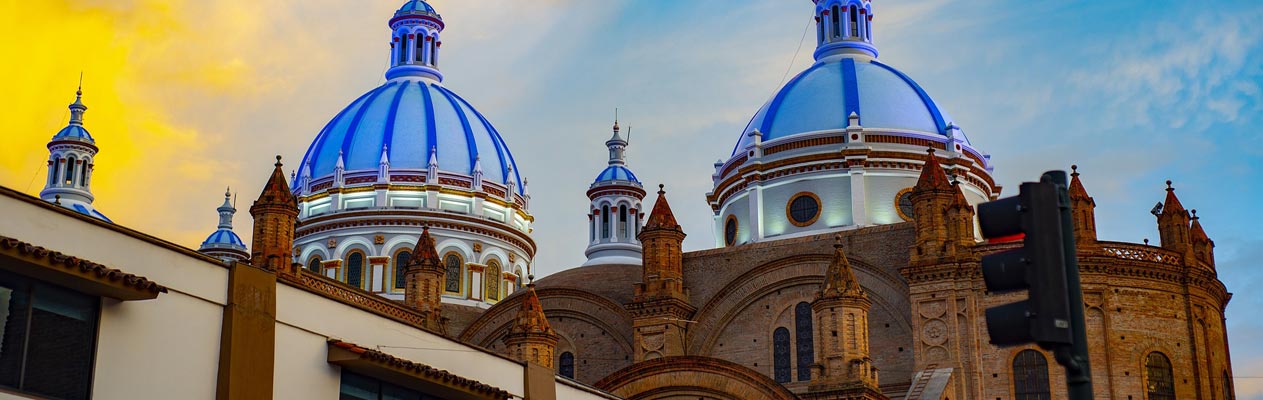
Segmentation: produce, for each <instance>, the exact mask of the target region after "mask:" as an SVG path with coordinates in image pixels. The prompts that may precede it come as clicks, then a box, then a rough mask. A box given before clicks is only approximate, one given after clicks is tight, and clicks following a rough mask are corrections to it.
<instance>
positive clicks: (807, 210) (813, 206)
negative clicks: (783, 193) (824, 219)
mask: <svg viewBox="0 0 1263 400" xmlns="http://www.w3.org/2000/svg"><path fill="white" fill-rule="evenodd" d="M786 214H789V222H792V223H793V224H794V225H795V226H807V225H811V224H812V223H813V222H816V218H820V198H819V197H816V195H815V194H812V193H810V192H802V193H799V194H796V195H794V197H792V198H790V199H789V204H788V205H787V207H786Z"/></svg>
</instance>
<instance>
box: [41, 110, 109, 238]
mask: <svg viewBox="0 0 1263 400" xmlns="http://www.w3.org/2000/svg"><path fill="white" fill-rule="evenodd" d="M87 110H88V106H85V105H83V89H82V88H80V89H79V90H77V91H75V102H74V103H70V122H69V123H68V124H67V125H66V127H65V128H61V130H60V131H57V134H56V135H53V138H52V139H51V140H49V141H48V153H49V156H48V172H47V179H45V182H44V190H42V191H40V192H39V197H40V198H41V199H44V201H48V202H50V203H54V204H57V205H60V206H62V207H66V208H69V209H71V210H74V211H76V212H79V213H80V214H84V215H88V216H90V217H93V218H97V219H101V220H104V221H107V222H108V221H110V219H109V218H107V217H106V216H105V215H104V214H101V212H100V211H97V209H96V208H95V207H93V206H92V201H93V200H95V197H94V196H93V195H92V186H91V184H92V172H93V169H94V167H95V164H94V163H93V160H95V159H96V153H97V151H98V149H97V147H96V140H94V139H93V138H92V135H91V134H89V133H88V130H87V129H86V128H84V126H83V113H84V112H85V111H87Z"/></svg>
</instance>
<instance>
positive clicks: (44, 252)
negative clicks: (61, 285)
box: [0, 236, 167, 299]
mask: <svg viewBox="0 0 1263 400" xmlns="http://www.w3.org/2000/svg"><path fill="white" fill-rule="evenodd" d="M0 252H2V253H0V254H13V253H16V255H19V256H22V257H26V258H30V259H34V260H32V261H42V262H45V263H47V264H48V266H52V267H60V268H61V271H62V272H66V273H69V274H71V275H75V276H77V277H79V278H84V279H88V280H92V281H95V282H96V283H101V284H105V285H109V286H112V287H116V288H124V289H127V290H129V291H135V292H136V293H135V296H134V297H133V296H126V297H125V298H124V299H142V298H149V299H151V298H154V297H157V296H158V294H159V293H166V292H167V288H166V287H165V286H162V285H159V284H158V283H157V282H154V281H151V280H149V279H148V278H145V277H143V276H139V275H135V274H129V273H126V272H123V271H121V270H118V269H114V268H110V267H107V266H105V265H101V264H98V263H95V262H92V261H88V260H84V259H82V258H78V257H73V256H69V255H66V254H63V253H61V252H57V251H53V250H49V249H46V248H43V247H40V246H36V245H34V244H31V243H26V242H23V241H21V240H18V239H14V238H11V237H6V236H0Z"/></svg>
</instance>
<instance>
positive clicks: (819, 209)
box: [785, 192, 824, 228]
mask: <svg viewBox="0 0 1263 400" xmlns="http://www.w3.org/2000/svg"><path fill="white" fill-rule="evenodd" d="M803 196H807V197H811V199H812V200H815V201H816V215H813V216H811V220H808V221H807V222H798V221H796V220H794V215H793V214H791V213H790V210H789V208H790V205H792V204H794V200H798V198H800V197H803ZM823 208H824V203H821V202H820V196H816V194H815V193H812V192H798V193H795V194H794V195H793V196H789V201H787V202H785V218H786V219H788V220H789V223H791V224H794V226H797V227H799V228H802V227H807V226H811V224H814V223H816V221H817V220H819V219H820V214H824V209H823Z"/></svg>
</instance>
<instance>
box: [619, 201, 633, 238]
mask: <svg viewBox="0 0 1263 400" xmlns="http://www.w3.org/2000/svg"><path fill="white" fill-rule="evenodd" d="M618 232H619V233H621V234H622V235H623V236H622V237H623V238H627V237H629V236H630V232H628V231H627V206H621V207H619V208H618Z"/></svg>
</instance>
